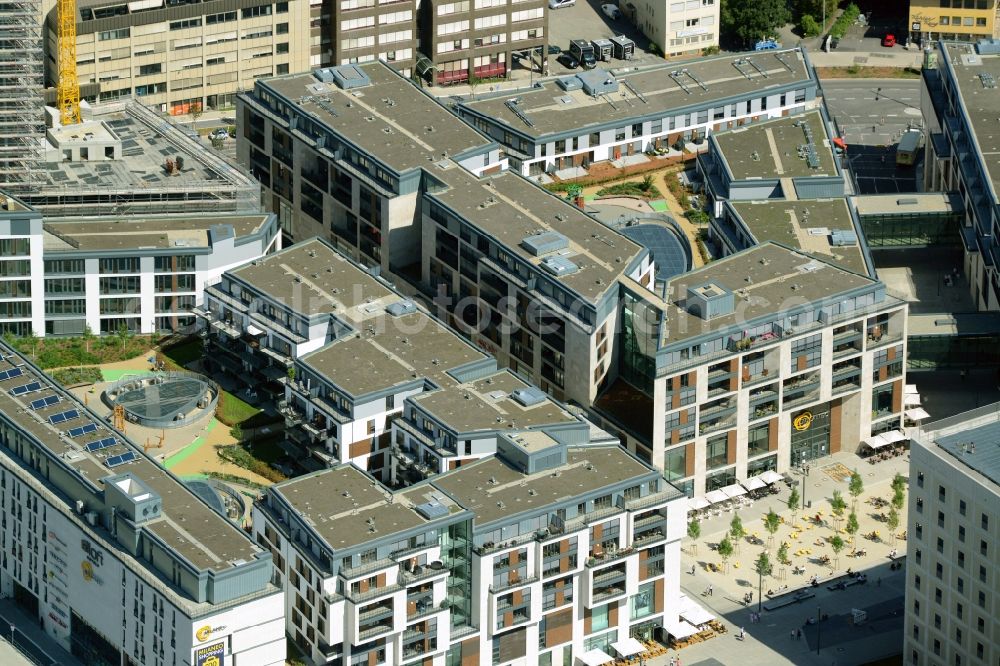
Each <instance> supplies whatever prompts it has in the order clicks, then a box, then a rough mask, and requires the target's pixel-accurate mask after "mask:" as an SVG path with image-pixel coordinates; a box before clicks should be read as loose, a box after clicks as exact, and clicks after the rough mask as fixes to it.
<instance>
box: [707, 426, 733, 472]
mask: <svg viewBox="0 0 1000 666" xmlns="http://www.w3.org/2000/svg"><path fill="white" fill-rule="evenodd" d="M728 449H729V436H728V435H726V434H722V435H716V436H715V437H710V438H709V439H708V442H706V444H705V467H706V469H718V468H719V467H723V466H725V464H726V462H727V459H728V456H727V454H726V452H727V451H728Z"/></svg>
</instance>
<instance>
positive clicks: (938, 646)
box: [903, 404, 1000, 666]
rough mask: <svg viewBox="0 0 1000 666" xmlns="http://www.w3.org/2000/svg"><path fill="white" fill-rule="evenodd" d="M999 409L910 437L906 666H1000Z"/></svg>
mask: <svg viewBox="0 0 1000 666" xmlns="http://www.w3.org/2000/svg"><path fill="white" fill-rule="evenodd" d="M996 410H997V405H995V404H994V405H989V406H986V407H982V408H979V409H975V410H972V411H970V412H965V413H964V414H959V415H957V416H954V417H950V418H947V419H943V420H941V421H936V422H934V423H930V424H927V425H925V426H924V427H922V428H921V429H920V430H919V431H917V432H916V433H913V439H912V445H911V448H910V479H909V481H910V483H909V489H908V493H909V500H908V501H909V513H908V521H907V526H906V531H907V540H906V621H905V624H904V626H903V637H904V647H903V663H905V664H913V665H914V666H930V665H931V664H958V663H961V664H994V663H996V662H997V660H998V659H1000V620H998V614H997V610H996V609H997V604H998V603H1000V576H998V574H997V567H996V562H997V547H998V544H1000V535H998V533H1000V486H998V483H997V479H998V478H1000V474H998V468H997V465H996V462H995V456H994V454H993V450H994V447H995V446H996V432H997V411H996ZM990 456H994V458H993V460H992V461H991V460H990Z"/></svg>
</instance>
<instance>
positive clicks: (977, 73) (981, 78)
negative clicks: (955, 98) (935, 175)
mask: <svg viewBox="0 0 1000 666" xmlns="http://www.w3.org/2000/svg"><path fill="white" fill-rule="evenodd" d="M945 48H946V49H947V51H948V60H949V61H950V63H951V66H952V68H953V70H954V74H955V82H956V83H957V85H958V90H959V92H960V94H961V96H962V103H963V104H964V105H965V109H966V112H967V113H968V116H969V122H970V124H971V125H972V131H973V133H974V135H975V136H974V141H975V143H976V144H978V146H979V151H980V152H981V153H982V155H983V164H984V165H985V167H986V171H987V174H988V175H989V179H990V184H991V185H992V190H993V201H994V203H1000V199H998V197H997V191H998V190H1000V160H998V156H1000V128H998V126H997V118H1000V88H997V80H1000V54H985V55H980V54H978V53H977V52H976V47H975V45H974V44H968V43H949V44H946V45H945Z"/></svg>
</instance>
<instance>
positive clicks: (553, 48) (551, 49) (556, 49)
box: [549, 44, 562, 55]
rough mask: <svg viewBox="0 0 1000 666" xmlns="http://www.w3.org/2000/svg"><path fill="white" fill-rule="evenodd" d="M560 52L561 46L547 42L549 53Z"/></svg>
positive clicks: (555, 53)
mask: <svg viewBox="0 0 1000 666" xmlns="http://www.w3.org/2000/svg"><path fill="white" fill-rule="evenodd" d="M560 53H562V48H560V47H558V46H556V45H555V44H549V55H559V54H560Z"/></svg>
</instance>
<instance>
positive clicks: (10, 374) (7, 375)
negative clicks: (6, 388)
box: [0, 368, 24, 381]
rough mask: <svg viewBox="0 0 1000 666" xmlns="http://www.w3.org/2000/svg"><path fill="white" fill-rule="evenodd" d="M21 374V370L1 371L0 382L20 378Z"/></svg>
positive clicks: (22, 372)
mask: <svg viewBox="0 0 1000 666" xmlns="http://www.w3.org/2000/svg"><path fill="white" fill-rule="evenodd" d="M23 374H24V371H23V370H21V368H11V369H10V370H2V371H0V381H3V380H5V379H14V377H20V376H21V375H23Z"/></svg>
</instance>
